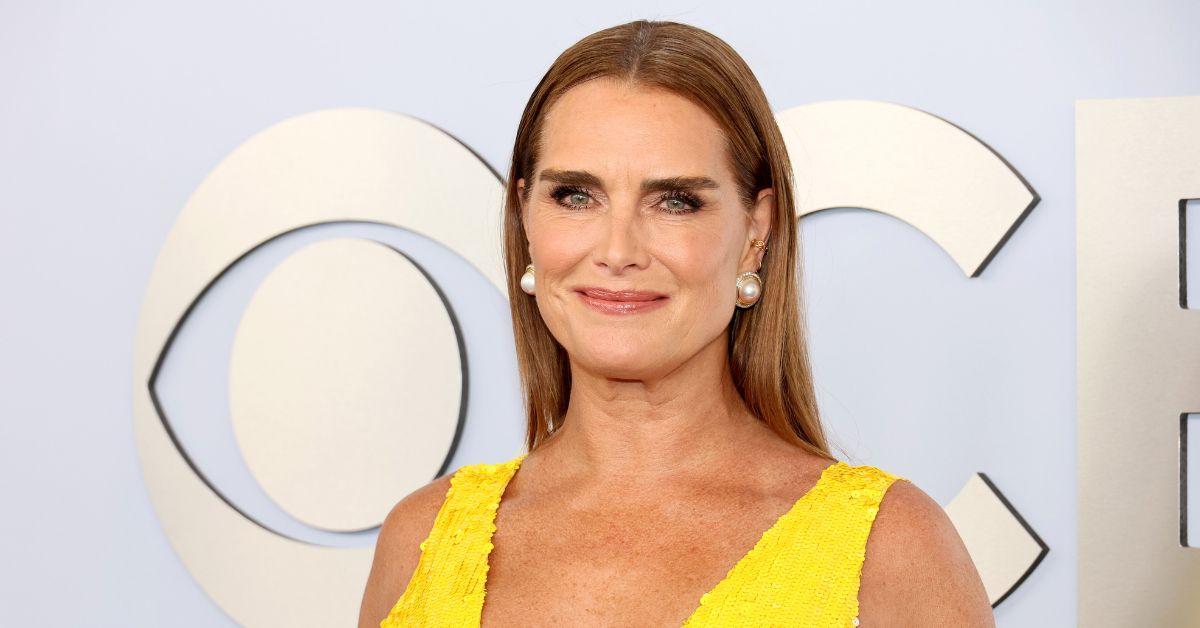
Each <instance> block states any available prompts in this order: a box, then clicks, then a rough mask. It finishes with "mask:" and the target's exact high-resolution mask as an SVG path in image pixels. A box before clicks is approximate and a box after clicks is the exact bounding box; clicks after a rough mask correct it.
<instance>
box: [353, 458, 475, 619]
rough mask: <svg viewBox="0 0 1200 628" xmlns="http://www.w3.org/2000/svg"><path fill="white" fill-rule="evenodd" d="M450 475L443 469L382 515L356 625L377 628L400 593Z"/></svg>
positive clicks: (442, 496) (439, 505)
mask: <svg viewBox="0 0 1200 628" xmlns="http://www.w3.org/2000/svg"><path fill="white" fill-rule="evenodd" d="M453 475H454V474H453V473H447V474H446V475H443V476H441V477H439V478H437V479H436V480H433V481H432V482H430V483H428V484H426V485H425V486H422V487H421V488H419V489H417V490H415V491H413V492H412V493H409V494H408V495H407V496H406V497H405V498H404V499H401V500H400V501H399V502H397V503H396V505H395V506H392V509H391V511H389V512H388V515H387V517H386V518H384V520H383V525H382V526H381V527H380V529H379V538H378V539H377V540H376V541H375V558H374V559H373V561H372V562H371V573H370V575H369V576H368V577H367V584H366V588H365V590H364V591H363V599H362V604H361V606H360V608H359V615H358V625H359V628H378V627H379V623H380V622H382V621H383V618H384V617H387V614H388V613H389V612H390V611H391V610H392V607H393V606H395V604H396V601H397V600H399V599H400V596H401V594H403V593H404V589H405V587H407V586H408V581H409V579H410V578H411V577H412V574H413V571H414V570H416V568H417V562H418V561H419V560H420V558H421V548H420V545H421V541H423V540H424V539H425V537H426V536H427V535H428V534H429V531H430V530H431V529H432V528H433V521H434V519H436V518H437V513H438V510H439V509H441V507H442V503H443V501H445V499H446V491H447V490H448V489H449V488H450V478H451V476H453Z"/></svg>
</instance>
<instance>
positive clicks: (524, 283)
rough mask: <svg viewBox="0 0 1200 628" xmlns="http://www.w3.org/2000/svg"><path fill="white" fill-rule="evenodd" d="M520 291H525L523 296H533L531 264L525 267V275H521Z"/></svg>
mask: <svg viewBox="0 0 1200 628" xmlns="http://www.w3.org/2000/svg"><path fill="white" fill-rule="evenodd" d="M521 289H522V290H524V291H525V294H533V289H534V281H533V264H530V265H528V266H526V267H525V274H524V275H521Z"/></svg>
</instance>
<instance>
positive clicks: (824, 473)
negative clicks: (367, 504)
mask: <svg viewBox="0 0 1200 628" xmlns="http://www.w3.org/2000/svg"><path fill="white" fill-rule="evenodd" d="M528 455H529V454H528V453H524V454H521V455H519V456H517V457H516V458H514V459H513V460H512V461H511V464H512V465H513V469H512V471H511V472H510V473H508V474H507V475H508V477H507V478H506V479H505V480H504V482H503V484H502V485H501V486H500V490H499V494H498V495H497V496H496V508H495V510H494V511H493V513H492V516H493V525H492V526H489V527H491V529H492V530H491V532H489V533H488V534H487V545H486V546H485V547H487V550H486V551H485V552H484V554H483V562H484V565H485V566H486V567H487V569H485V570H484V575H483V591H484V599H483V602H482V604H481V605H480V607H479V621H480V624H482V623H483V605H484V604H487V583H488V576H489V575H490V574H491V571H492V570H491V563H490V558H491V555H492V551H493V550H494V549H495V547H496V546H495V543H493V542H492V539H493V537H494V536H495V534H496V526H495V514H496V513H497V512H499V510H500V502H501V501H503V500H504V493H505V491H506V490H508V485H509V484H510V483H512V479H513V478H514V477H515V476H516V475H517V471H518V470H520V468H521V463H522V462H524V461H525V457H526V456H528ZM845 464H846V462H845V461H842V460H836V461H834V462H833V464H830V465H828V466H826V467H825V468H824V469H822V470H821V474H820V475H819V476H818V477H817V481H816V482H814V483H813V485H812V486H811V487H809V489H808V490H807V491H805V492H804V494H803V495H801V496H800V497H799V498H797V499H796V501H795V502H793V503H792V505H791V507H790V508H788V509H787V511H786V512H784V513H783V514H782V515H779V516H778V517H776V518H775V521H773V522H772V523H771V525H770V526H769V527H767V529H765V530H763V531H762V533H760V534H759V535H758V540H756V541H755V542H754V545H753V546H752V547H751V548H750V549H749V550H747V551H746V552H745V553H744V554H742V555H741V557H740V558H738V560H737V562H735V563H734V564H733V566H731V567H730V568H729V569H727V570H726V571H725V575H724V576H722V577H721V579H720V580H719V581H718V582H717V584H715V585H713V587H712V588H710V589H709V590H708V591H705V592H704V593H702V594H701V595H700V599H698V600H697V601H696V606H695V608H694V609H692V611H691V612H690V613H688V616H687V618H686V619H684V620H683V624H682V625H684V626H686V625H687V624H688V622H690V621H692V619H693V618H695V617H696V616H697V615H698V614H699V613H700V611H702V610H703V609H704V601H705V600H706V599H708V597H709V595H710V594H712V593H713V592H714V591H716V590H717V589H719V588H721V586H722V585H724V584H725V582H726V581H728V580H729V578H730V576H732V575H733V573H734V572H735V571H737V570H741V569H744V568H745V567H744V565H745V564H747V563H749V562H750V561H751V560H752V559H753V558H754V557H755V556H757V555H758V554H759V552H758V551H756V550H758V549H759V547H760V546H762V545H763V543H764V542H765V541H766V539H767V538H768V537H770V536H772V535H773V533H774V532H775V530H777V529H779V528H780V527H782V526H783V523H784V522H785V521H787V520H789V519H791V518H792V517H793V516H794V515H795V513H797V512H798V511H799V510H800V507H801V505H803V504H804V502H806V501H808V499H809V497H810V496H812V495H814V494H816V492H817V489H818V488H820V487H822V486H823V485H824V484H825V483H826V482H828V481H829V478H830V476H831V475H832V472H833V470H834V469H836V468H838V467H840V466H842V465H845Z"/></svg>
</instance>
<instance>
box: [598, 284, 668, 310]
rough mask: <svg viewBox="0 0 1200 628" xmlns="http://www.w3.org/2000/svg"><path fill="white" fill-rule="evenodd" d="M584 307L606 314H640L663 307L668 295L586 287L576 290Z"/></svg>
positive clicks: (643, 291)
mask: <svg viewBox="0 0 1200 628" xmlns="http://www.w3.org/2000/svg"><path fill="white" fill-rule="evenodd" d="M575 294H578V295H579V299H580V300H581V301H583V303H584V305H587V306H588V307H590V308H592V309H593V310H596V311H598V312H602V313H604V314H640V313H642V312H648V311H650V310H653V309H657V308H659V307H661V306H662V305H663V304H665V303H666V302H667V298H668V297H667V295H665V294H663V293H661V292H650V291H645V290H606V289H604V288H595V287H590V286H589V287H585V288H578V289H576V290H575Z"/></svg>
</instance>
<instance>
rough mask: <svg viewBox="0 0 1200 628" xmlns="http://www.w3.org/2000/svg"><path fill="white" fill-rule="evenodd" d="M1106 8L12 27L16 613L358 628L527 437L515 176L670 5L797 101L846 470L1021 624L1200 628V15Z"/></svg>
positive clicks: (745, 8)
mask: <svg viewBox="0 0 1200 628" xmlns="http://www.w3.org/2000/svg"><path fill="white" fill-rule="evenodd" d="M755 8H758V9H759V11H757V12H756V11H754V10H753V9H755ZM1103 9H1104V10H1103V11H1101V10H1099V9H1097V10H1095V11H1093V10H1089V11H1088V12H1087V13H1083V12H1082V10H1083V9H1082V8H1077V7H1073V6H1070V5H1069V4H1068V3H1032V2H1031V3H1015V4H1014V3H1008V4H1003V5H1001V4H995V5H992V6H986V7H985V6H965V5H962V4H957V3H952V2H948V1H945V2H943V1H932V0H927V1H920V2H914V3H905V4H904V5H903V6H899V5H884V4H883V3H879V4H878V5H867V4H846V3H836V4H826V3H793V4H790V5H768V4H766V3H760V4H756V3H738V5H737V6H736V7H735V6H728V7H726V6H715V5H713V6H704V7H692V6H690V5H689V6H680V7H665V8H662V10H655V11H650V12H648V13H647V12H646V9H645V8H644V7H641V6H640V5H637V6H635V5H634V4H627V5H625V6H612V7H604V8H598V7H597V8H590V9H587V10H584V9H582V8H581V9H579V10H578V11H574V10H570V11H568V10H565V9H564V8H563V7H562V6H561V5H560V4H553V3H534V4H533V5H531V6H529V7H522V8H519V9H516V8H513V7H499V6H488V7H483V6H478V7H475V6H452V5H444V6H442V5H439V6H428V7H413V6H391V5H387V6H384V5H373V4H352V5H339V6H337V7H334V6H332V5H328V6H323V5H316V4H311V3H306V2H301V3H291V4H282V3H280V4H275V5H256V6H255V7H253V8H248V7H243V6H242V5H238V4H234V3H224V4H223V3H217V4H213V5H206V6H205V7H203V10H201V9H200V8H195V7H193V8H190V9H185V8H181V7H167V6H158V5H137V4H132V3H127V4H123V5H120V6H119V7H118V8H109V9H105V10H101V9H100V8H96V7H93V8H84V7H66V6H59V5H57V4H53V3H46V4H44V5H32V4H31V5H28V6H25V7H16V6H6V7H4V8H0V33H2V34H4V35H6V37H0V41H2V42H5V43H3V44H0V46H3V47H4V48H5V49H6V50H8V51H9V54H7V55H0V79H4V80H5V83H6V84H8V85H11V86H12V88H13V89H12V92H11V93H14V94H21V97H20V98H18V99H16V100H12V101H9V102H8V103H7V104H2V105H0V107H5V108H6V109H4V111H6V113H8V114H9V115H6V116H0V137H4V138H7V139H6V141H0V164H2V165H4V167H5V170H6V171H7V172H9V173H11V174H13V175H14V176H10V177H9V178H8V179H7V180H6V181H0V191H4V192H5V196H6V197H7V198H6V203H7V206H6V207H5V208H4V212H5V214H4V218H5V225H6V226H7V227H8V228H7V229H4V230H0V251H3V254H4V255H6V256H7V257H6V259H7V260H8V263H6V264H4V266H5V270H4V271H3V272H4V273H5V275H4V278H5V280H6V283H7V284H8V285H10V286H12V288H13V289H14V290H16V291H17V293H18V294H22V295H23V298H24V302H28V303H36V304H38V305H37V307H28V308H26V307H13V308H5V311H4V312H3V313H0V316H2V317H3V318H0V329H5V330H19V331H20V333H19V334H18V333H16V331H14V332H12V333H11V334H9V336H5V338H7V340H5V344H6V345H7V346H6V347H0V367H2V368H3V369H4V370H3V375H4V376H5V378H6V379H7V380H8V381H11V382H13V384H14V385H13V386H12V388H11V389H10V390H9V391H6V394H5V395H4V396H2V397H3V398H0V414H3V417H4V421H5V427H4V428H3V429H4V432H3V433H2V436H3V437H2V438H0V477H5V478H8V479H7V480H5V481H6V482H7V484H5V485H4V486H5V493H6V499H7V500H8V502H9V504H10V505H11V506H12V507H13V511H12V513H14V514H11V515H10V516H8V517H5V520H6V521H5V522H4V523H3V524H0V526H7V527H4V528H0V530H2V531H3V532H4V534H3V535H0V536H2V537H3V539H4V540H3V541H0V543H3V544H4V545H3V547H2V548H0V549H3V554H0V563H5V564H6V566H5V567H4V568H3V569H2V570H0V624H3V625H43V624H47V623H50V621H49V620H48V617H49V616H50V615H48V614H47V612H46V609H47V608H60V607H61V595H62V591H64V590H68V591H75V592H78V593H77V594H72V595H73V596H74V597H73V601H72V602H71V603H72V604H73V605H75V606H80V605H82V606H83V607H85V608H86V609H88V610H87V617H88V618H89V620H90V621H92V622H94V623H97V624H100V625H162V624H164V623H170V624H171V625H179V626H212V625H228V626H235V625H242V626H284V625H286V626H341V625H351V624H353V623H354V622H355V621H356V618H357V615H358V609H359V603H360V600H361V596H362V592H363V586H364V584H365V582H366V577H367V572H368V569H369V567H370V564H371V559H372V553H373V548H374V544H375V540H376V536H377V534H378V531H379V525H380V523H381V522H382V521H383V519H384V517H385V516H386V515H387V513H388V511H389V510H390V509H391V507H392V506H393V505H394V504H395V503H396V501H397V500H399V499H400V498H401V497H403V496H405V495H406V494H408V493H409V492H410V491H412V490H414V489H416V488H418V487H420V486H422V485H424V484H426V483H428V482H429V481H430V480H431V479H433V478H435V477H437V476H440V475H443V474H445V473H447V472H450V471H452V470H454V469H455V468H457V467H459V466H461V465H464V464H471V463H476V462H498V461H502V460H507V459H510V458H512V457H513V456H515V455H516V454H518V453H520V452H521V451H522V447H523V437H524V428H525V426H524V416H523V410H522V407H521V397H520V389H519V381H518V378H517V369H516V358H515V354H514V350H513V341H512V329H511V321H510V318H509V313H508V303H507V296H506V294H505V288H504V286H505V285H506V278H505V274H504V273H505V271H504V268H503V264H502V259H501V250H500V243H501V239H500V224H501V223H500V218H501V208H502V203H503V192H504V181H503V178H502V175H501V173H503V172H507V167H508V161H507V160H508V158H509V151H510V150H511V144H512V140H513V137H514V134H515V131H516V123H517V120H518V119H519V116H520V113H521V110H522V108H523V106H524V104H525V101H526V99H527V98H528V96H529V94H530V92H531V91H532V90H533V88H534V86H535V85H536V84H537V81H538V80H539V79H540V77H541V76H542V74H543V73H544V72H545V69H546V68H547V67H548V65H549V64H550V62H551V61H552V60H553V59H554V57H555V56H556V55H557V54H558V53H559V52H560V51H561V50H563V49H564V48H566V47H567V46H569V45H570V44H571V43H573V42H574V41H576V40H577V39H579V38H580V37H582V36H584V35H586V34H588V33H590V32H593V31H595V30H598V29H601V28H604V27H607V26H611V25H613V24H616V23H620V22H624V21H628V20H630V19H637V18H641V17H644V18H647V19H666V20H677V21H682V22H687V23H691V24H695V25H697V26H700V27H702V28H706V29H708V30H710V31H712V32H713V33H715V34H716V35H718V36H720V37H722V38H723V39H725V40H726V41H728V42H729V43H730V44H731V45H732V46H733V47H734V48H735V49H737V50H738V51H739V52H741V54H742V55H743V56H744V57H745V58H746V60H747V62H748V63H749V65H750V67H751V68H753V69H754V70H755V72H756V74H757V75H758V77H759V80H760V81H761V82H762V84H763V86H764V89H765V91H766V93H767V94H768V96H769V97H770V99H771V101H772V103H773V105H774V107H775V111H776V119H777V120H778V123H779V125H780V128H781V130H782V131H783V133H784V136H785V139H786V141H787V145H788V150H789V155H790V156H791V159H792V163H793V167H794V169H795V172H794V175H795V179H796V182H797V186H796V192H797V195H798V205H799V208H800V213H801V215H800V216H799V226H800V230H801V236H802V237H801V256H800V257H801V262H800V263H801V271H802V281H803V290H802V291H803V293H804V295H805V297H804V299H805V303H804V307H805V309H806V311H807V324H808V335H809V338H810V350H811V352H812V359H813V364H814V369H815V373H814V375H815V378H816V384H817V394H818V397H819V399H818V401H819V404H820V407H821V410H822V413H823V416H824V420H825V421H826V424H827V427H828V429H829V432H830V436H831V441H832V444H833V447H834V452H833V453H834V454H835V455H836V456H838V457H839V458H841V459H843V460H847V461H850V462H852V463H855V464H871V465H876V466H879V467H881V468H884V469H887V470H889V471H892V472H894V473H898V474H900V475H901V476H904V477H908V478H910V479H912V480H913V482H915V483H916V484H917V485H918V486H920V487H921V488H922V489H924V490H925V491H926V492H927V493H929V494H930V495H931V496H933V497H934V498H935V499H937V500H938V502H939V503H940V504H942V506H943V507H944V508H945V510H946V512H947V514H948V515H949V517H950V519H951V520H952V521H953V522H954V524H955V526H956V528H957V529H958V531H959V533H960V534H961V536H962V537H963V539H964V541H965V542H966V544H967V547H968V550H969V551H970V554H971V557H972V559H973V560H974V561H975V563H976V565H977V566H978V568H979V571H980V574H981V575H982V577H983V580H984V583H985V586H986V589H987V592H988V595H989V597H990V599H991V601H992V604H993V607H994V610H995V616H996V622H997V625H998V626H1001V627H1002V628H1018V627H1020V628H1024V627H1029V626H1035V627H1040V626H1055V627H1057V626H1071V625H1081V626H1088V627H1093V626H1100V627H1109V626H1111V627H1118V626H1141V625H1156V626H1191V625H1200V595H1196V594H1195V591H1197V590H1200V554H1198V553H1197V549H1196V546H1200V422H1198V420H1197V417H1200V313H1198V312H1197V311H1196V310H1197V308H1200V305H1197V301H1198V300H1200V299H1198V298H1197V297H1196V296H1195V295H1197V294H1200V270H1197V267H1200V261H1196V262H1195V264H1194V265H1192V266H1193V267H1192V272H1191V273H1189V272H1188V266H1189V261H1192V260H1200V237H1193V238H1191V239H1190V241H1189V238H1188V237H1187V234H1188V231H1189V225H1190V226H1191V227H1192V229H1191V231H1193V232H1194V231H1197V230H1200V227H1197V226H1196V225H1197V224H1200V39H1197V38H1196V37H1194V33H1193V32H1192V31H1190V30H1188V29H1186V28H1184V25H1187V24H1195V23H1197V22H1198V21H1200V6H1198V5H1195V4H1194V3H1188V2H1150V3H1140V4H1136V5H1135V4H1133V3H1127V4H1117V3H1108V4H1106V5H1105V6H1104V7H1103ZM765 11H770V14H769V15H770V19H765V16H766V15H767V14H766V13H763V12H765ZM564 12H566V13H568V14H569V18H568V19H566V20H564V19H563V14H564ZM463 16H470V19H468V20H464V19H462V18H463ZM1189 288H1190V289H1189ZM1189 294H1190V295H1191V296H1192V298H1191V299H1190V300H1189ZM55 313H60V314H55ZM3 333H9V332H3ZM64 356H71V357H70V358H66V357H64ZM51 373H53V376H50V375H49V374H51ZM48 402H52V403H48ZM1189 427H1190V428H1191V429H1189ZM1189 443H1190V444H1191V447H1190V449H1189ZM1189 451H1190V453H1189ZM51 461H53V462H51ZM1189 461H1190V464H1189ZM1189 479H1191V481H1190V482H1189ZM81 521H83V522H87V523H88V524H89V525H87V526H81V525H79V523H78V522H81ZM97 548H99V550H97ZM31 574H32V575H36V576H38V577H31ZM51 580H53V581H54V582H57V583H59V584H58V585H56V586H55V587H49V586H48V585H47V584H46V583H47V582H49V581H51ZM59 615H61V613H60V612H59V611H54V613H53V616H54V617H57V616H59ZM55 621H57V620H55Z"/></svg>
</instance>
